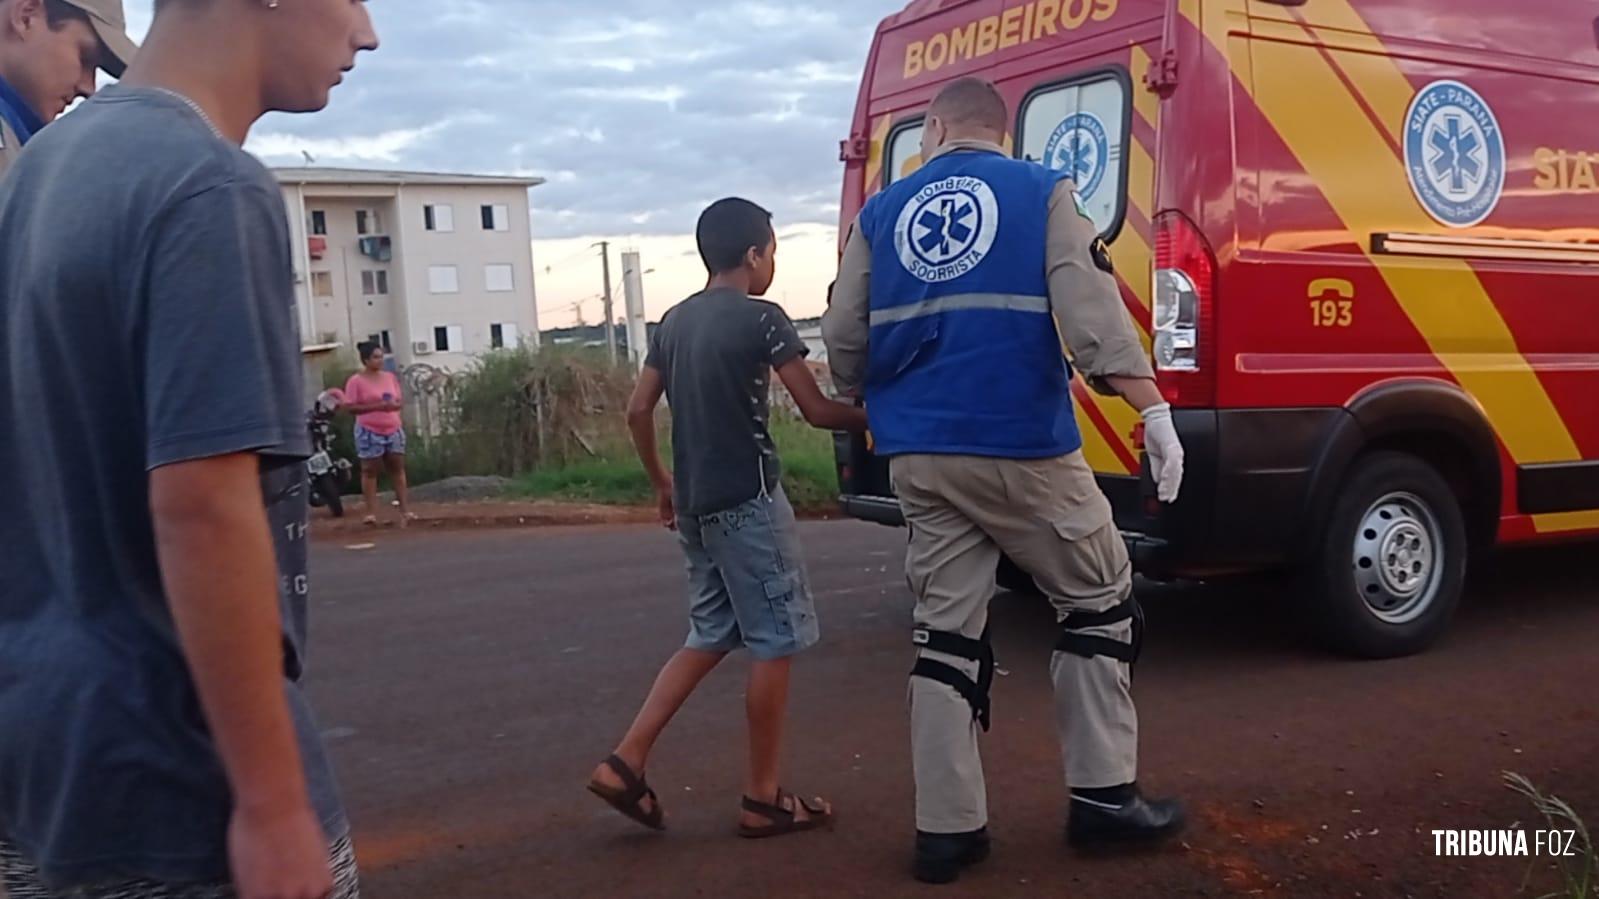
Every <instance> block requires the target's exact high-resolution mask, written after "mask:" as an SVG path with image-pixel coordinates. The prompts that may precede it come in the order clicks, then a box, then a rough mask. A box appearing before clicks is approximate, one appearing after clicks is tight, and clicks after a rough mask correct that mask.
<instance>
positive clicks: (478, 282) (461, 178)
mask: <svg viewBox="0 0 1599 899" xmlns="http://www.w3.org/2000/svg"><path fill="white" fill-rule="evenodd" d="M275 174H276V175H277V178H278V183H279V184H280V185H281V186H282V188H283V197H284V202H285V203H286V204H287V205H288V208H289V227H290V232H291V238H292V241H293V245H294V249H295V252H296V259H295V265H294V268H295V290H296V301H297V304H298V311H299V316H300V334H301V339H302V342H303V343H304V344H306V351H307V354H308V356H312V355H316V354H317V353H319V352H320V353H323V354H326V353H328V352H332V351H335V350H336V351H337V352H338V354H340V355H341V356H343V355H348V356H349V357H350V359H353V358H354V346H355V344H357V343H359V342H361V341H364V340H376V341H378V342H380V343H382V344H383V346H384V347H385V348H386V349H387V350H388V351H389V353H390V355H392V356H393V357H394V358H395V361H396V362H397V363H398V364H399V365H400V366H402V367H403V366H406V365H410V364H411V363H413V362H427V363H429V364H432V365H436V366H438V367H440V368H446V369H451V370H454V371H460V370H462V369H464V368H465V367H466V366H467V365H468V363H470V361H471V360H472V358H473V357H474V356H477V355H478V354H480V353H483V352H485V351H487V350H490V349H496V348H500V347H513V346H517V345H520V344H522V343H524V342H526V343H530V344H532V345H534V346H537V344H538V330H539V321H538V302H537V294H536V292H535V290H534V284H533V248H532V226H531V221H530V217H531V208H530V203H529V201H528V190H529V188H532V187H536V186H538V185H540V184H542V183H544V182H543V179H540V178H513V177H498V176H488V175H445V174H433V173H423V172H387V171H367V170H354V169H334V168H320V167H318V168H281V169H276V170H275ZM335 345H336V346H335Z"/></svg>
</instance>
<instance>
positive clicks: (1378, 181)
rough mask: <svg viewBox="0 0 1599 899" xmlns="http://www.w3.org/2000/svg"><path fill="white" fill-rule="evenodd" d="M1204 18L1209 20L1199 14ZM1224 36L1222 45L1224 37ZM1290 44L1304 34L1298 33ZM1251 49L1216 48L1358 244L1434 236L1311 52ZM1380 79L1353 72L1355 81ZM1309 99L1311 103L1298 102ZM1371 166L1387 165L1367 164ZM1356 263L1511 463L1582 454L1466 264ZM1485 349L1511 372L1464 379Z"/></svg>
mask: <svg viewBox="0 0 1599 899" xmlns="http://www.w3.org/2000/svg"><path fill="white" fill-rule="evenodd" d="M1183 6H1184V7H1186V6H1187V3H1186V2H1185V3H1184V4H1183ZM1207 8H1208V7H1207ZM1318 8H1319V7H1318ZM1206 19H1207V20H1209V19H1211V16H1209V15H1208V14H1207V16H1206ZM1204 28H1205V33H1206V35H1207V37H1209V38H1210V39H1211V40H1212V42H1213V43H1214V42H1215V40H1216V37H1217V34H1216V30H1215V24H1214V22H1209V21H1207V23H1205V25H1204ZM1261 30H1262V31H1276V30H1277V26H1272V25H1269V24H1266V23H1262V27H1261ZM1221 37H1222V39H1223V40H1225V39H1226V38H1225V29H1223V31H1222V35H1221ZM1299 38H1300V39H1301V40H1303V39H1304V38H1305V34H1304V32H1303V30H1301V31H1300V33H1299ZM1250 46H1251V47H1252V49H1253V57H1251V56H1250V55H1249V54H1247V53H1231V52H1228V51H1229V48H1228V47H1227V46H1226V45H1225V44H1220V45H1218V49H1219V50H1220V51H1221V52H1223V53H1224V54H1226V55H1227V57H1228V58H1229V61H1230V63H1231V65H1232V66H1233V70H1234V73H1235V74H1237V75H1238V77H1239V80H1240V81H1241V82H1242V83H1243V84H1244V85H1245V87H1246V88H1247V89H1248V90H1249V91H1250V92H1251V94H1252V95H1253V97H1254V100H1255V103H1256V105H1257V106H1258V107H1259V108H1260V110H1261V112H1262V114H1263V115H1264V116H1265V117H1266V118H1267V119H1268V120H1269V121H1270V122H1271V123H1272V125H1273V127H1274V128H1275V130H1276V131H1277V133H1278V135H1279V136H1280V137H1281V138H1282V139H1283V141H1284V143H1286V144H1287V146H1288V148H1289V150H1290V151H1291V152H1293V154H1294V156H1295V157H1296V158H1297V159H1298V160H1299V161H1300V163H1301V164H1302V165H1303V166H1304V168H1305V172H1306V174H1308V175H1309V176H1310V178H1311V181H1312V182H1313V183H1314V184H1316V185H1317V186H1318V187H1319V188H1320V190H1321V192H1322V194H1323V195H1324V196H1325V197H1326V199H1327V201H1328V202H1329V203H1330V204H1331V206H1332V207H1333V210H1334V211H1335V212H1336V213H1337V215H1338V217H1339V218H1340V219H1341V220H1342V221H1343V222H1344V223H1345V225H1346V226H1347V227H1348V228H1349V230H1350V232H1351V233H1352V235H1353V236H1354V237H1355V238H1356V239H1357V240H1359V241H1360V242H1361V243H1362V245H1364V243H1365V240H1366V237H1367V235H1369V234H1370V233H1372V232H1373V231H1385V230H1394V231H1430V230H1435V228H1436V226H1435V225H1434V224H1433V223H1432V221H1431V220H1430V219H1428V218H1427V216H1426V215H1425V214H1424V213H1423V212H1422V211H1421V209H1420V207H1419V206H1418V205H1417V204H1416V202H1415V201H1414V199H1413V197H1412V194H1411V190H1410V186H1409V183H1408V182H1407V181H1406V180H1405V174H1404V167H1403V165H1402V163H1401V162H1400V161H1399V160H1398V159H1395V158H1394V156H1393V151H1392V150H1391V149H1390V148H1389V146H1388V144H1387V142H1386V140H1384V138H1383V136H1382V134H1381V133H1380V132H1379V131H1378V130H1377V129H1376V128H1375V127H1374V126H1373V125H1372V123H1371V121H1370V120H1369V119H1368V118H1367V117H1366V115H1365V113H1364V112H1363V111H1362V110H1361V109H1360V106H1359V104H1358V103H1357V102H1356V101H1355V98H1354V97H1352V96H1351V95H1350V94H1349V92H1348V91H1347V90H1346V89H1345V87H1344V85H1343V83H1342V82H1341V81H1340V80H1339V78H1338V76H1337V74H1336V73H1335V71H1334V70H1333V69H1332V67H1331V66H1330V65H1328V64H1327V63H1326V61H1325V60H1324V59H1323V58H1322V57H1321V56H1320V55H1319V54H1317V53H1315V52H1312V51H1310V50H1309V49H1307V48H1305V47H1303V46H1298V47H1295V46H1289V45H1287V44H1284V43H1281V42H1278V41H1271V40H1256V41H1254V42H1252V43H1251V45H1250ZM1238 49H1241V48H1238ZM1251 59H1253V61H1254V62H1257V63H1258V64H1259V65H1260V67H1261V68H1263V69H1265V70H1267V71H1269V72H1271V73H1273V74H1274V75H1276V74H1281V73H1288V72H1292V73H1293V75H1294V78H1293V79H1292V80H1291V83H1289V82H1288V81H1286V80H1284V79H1282V78H1278V77H1269V78H1263V79H1260V81H1259V83H1256V82H1255V81H1254V80H1253V79H1252V77H1251V74H1250V69H1251ZM1345 60H1346V62H1347V64H1348V65H1349V66H1350V68H1351V69H1352V70H1356V69H1360V68H1362V67H1365V66H1379V67H1381V66H1387V67H1392V66H1394V63H1393V61H1392V60H1391V59H1388V58H1386V57H1378V56H1373V55H1367V54H1360V55H1358V56H1357V55H1355V54H1346V55H1345ZM1380 77H1381V76H1372V75H1370V74H1368V73H1361V74H1359V75H1355V74H1353V72H1352V73H1351V80H1353V81H1354V82H1355V83H1356V84H1357V85H1358V84H1363V83H1369V82H1370V81H1371V80H1372V79H1373V78H1380ZM1307 97H1310V98H1315V101H1314V102H1306V98H1307ZM1379 99H1380V102H1381V105H1382V108H1383V109H1388V108H1390V107H1391V106H1392V103H1393V98H1392V97H1383V98H1379ZM1400 119H1401V120H1402V119H1403V111H1401V112H1400ZM1329 135H1338V139H1337V140H1330V139H1329ZM1351 160H1359V164H1355V165H1352V164H1350V162H1351ZM1368 160H1384V161H1386V162H1387V164H1383V165H1371V164H1369V163H1368V162H1367V161H1368ZM1363 252H1364V251H1363ZM1365 255H1366V257H1367V259H1368V260H1369V261H1370V262H1371V264H1372V265H1373V266H1375V267H1376V269H1377V270H1378V271H1379V272H1380V273H1381V275H1382V277H1383V279H1384V280H1385V281H1386V282H1387V284H1388V287H1389V290H1390V291H1392V292H1393V294H1394V296H1395V298H1396V299H1397V300H1398V302H1399V304H1400V306H1401V307H1402V308H1403V309H1404V310H1405V313H1406V314H1407V315H1408V316H1409V317H1410V320H1411V322H1412V323H1413V324H1414V325H1415V326H1416V329H1417V330H1418V331H1419V332H1420V333H1421V335H1422V337H1423V338H1424V339H1425V340H1426V341H1427V344H1428V346H1429V347H1430V348H1431V349H1432V351H1433V353H1434V354H1435V355H1437V356H1438V357H1439V359H1440V360H1441V361H1442V362H1443V364H1444V365H1445V366H1446V367H1448V368H1450V370H1451V372H1452V373H1453V374H1454V375H1455V377H1456V379H1457V380H1458V381H1459V382H1460V383H1461V385H1462V386H1464V387H1465V388H1466V390H1467V391H1468V392H1470V393H1471V394H1472V395H1473V396H1475V397H1476V399H1477V400H1478V402H1480V403H1481V404H1482V406H1483V409H1484V411H1485V413H1486V414H1487V416H1488V420H1489V421H1490V422H1492V424H1493V426H1494V430H1495V431H1496V432H1497V433H1498V434H1499V437H1500V439H1501V440H1503V441H1504V443H1505V446H1506V447H1507V448H1508V449H1509V450H1510V454H1511V456H1512V457H1514V458H1515V460H1516V461H1517V462H1518V463H1520V464H1532V463H1539V462H1562V461H1571V460H1575V459H1579V458H1581V455H1580V453H1579V452H1578V450H1577V446H1576V443H1575V441H1573V440H1572V438H1571V434H1570V432H1569V431H1568V430H1567V429H1566V426H1565V422H1564V421H1563V420H1562V419H1561V418H1560V414H1559V412H1558V411H1557V410H1556V409H1555V406H1554V403H1553V402H1552V401H1551V400H1550V399H1549V395H1548V393H1547V392H1545V391H1544V389H1543V385H1542V384H1541V383H1540V382H1539V381H1538V377H1537V375H1536V374H1534V373H1533V371H1532V368H1531V367H1530V366H1528V365H1527V364H1526V361H1525V359H1524V358H1522V357H1521V356H1520V352H1519V350H1518V349H1517V347H1516V344H1515V338H1514V336H1513V335H1512V334H1511V333H1510V329H1509V328H1508V327H1507V326H1506V325H1505V322H1504V319H1503V318H1502V317H1501V316H1500V314H1499V310H1498V308H1497V307H1496V306H1495V305H1494V303H1493V298H1492V297H1490V296H1489V295H1488V293H1487V291H1486V289H1484V287H1483V285H1482V282H1481V281H1480V280H1479V279H1478V278H1477V275H1476V273H1475V272H1474V271H1473V270H1472V269H1471V267H1470V266H1469V265H1467V264H1466V263H1464V262H1457V261H1453V260H1434V261H1429V262H1428V263H1425V264H1422V263H1418V262H1415V261H1405V262H1398V261H1395V260H1394V259H1392V258H1390V257H1385V256H1376V255H1372V254H1370V253H1369V252H1368V253H1365ZM1482 353H1493V354H1505V355H1511V356H1513V357H1514V358H1515V359H1516V364H1515V365H1514V366H1513V367H1512V368H1511V369H1510V370H1508V371H1506V370H1501V371H1498V372H1493V373H1489V372H1482V371H1471V370H1469V369H1470V368H1471V366H1466V365H1463V363H1466V362H1467V361H1468V360H1469V359H1470V358H1471V357H1473V356H1477V355H1479V354H1482Z"/></svg>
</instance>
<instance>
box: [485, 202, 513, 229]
mask: <svg viewBox="0 0 1599 899" xmlns="http://www.w3.org/2000/svg"><path fill="white" fill-rule="evenodd" d="M482 212H483V230H484V231H509V230H511V207H509V206H505V205H499V204H496V205H493V206H484V207H483V209H482Z"/></svg>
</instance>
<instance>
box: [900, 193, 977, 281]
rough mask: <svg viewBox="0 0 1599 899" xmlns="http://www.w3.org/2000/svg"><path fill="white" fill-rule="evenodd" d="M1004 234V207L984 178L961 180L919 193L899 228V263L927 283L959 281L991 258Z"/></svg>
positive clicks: (902, 216)
mask: <svg viewBox="0 0 1599 899" xmlns="http://www.w3.org/2000/svg"><path fill="white" fill-rule="evenodd" d="M998 233H999V202H998V200H997V199H996V198H995V196H994V190H993V188H991V187H989V186H988V183H987V182H986V181H983V180H982V179H981V178H974V177H971V176H967V175H956V176H953V177H950V178H945V179H943V180H942V181H935V182H933V183H932V184H929V185H927V186H926V187H923V188H922V189H921V190H919V191H917V192H916V195H915V196H914V197H912V198H911V200H910V202H908V203H906V204H905V208H904V209H903V210H901V211H900V215H899V220H898V222H897V223H896V225H895V227H894V243H895V245H896V249H897V250H898V251H899V260H900V263H901V264H902V265H904V266H905V270H906V271H908V272H910V273H911V274H912V275H914V276H916V277H917V278H918V279H920V280H922V281H926V282H929V283H939V282H943V281H950V280H954V279H955V278H958V277H960V276H961V275H964V274H966V273H968V272H970V271H971V270H972V269H974V268H976V267H977V265H978V263H980V262H982V261H983V260H984V259H985V258H987V257H988V252H989V250H991V249H992V248H993V246H994V238H995V236H996V235H997V234H998Z"/></svg>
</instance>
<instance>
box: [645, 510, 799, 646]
mask: <svg viewBox="0 0 1599 899" xmlns="http://www.w3.org/2000/svg"><path fill="white" fill-rule="evenodd" d="M677 531H678V539H679V540H680V541H681V542H682V544H683V553H684V555H686V556H688V578H689V635H688V642H687V643H686V644H685V645H686V646H687V647H688V648H689V649H698V650H704V651H706V652H732V651H733V650H735V649H738V648H739V647H741V646H742V647H745V648H747V649H749V651H750V654H751V655H753V656H754V657H755V658H757V659H760V660H762V661H771V660H773V659H781V658H786V657H788V656H791V655H794V654H795V653H797V652H800V651H802V650H805V649H809V648H810V647H812V646H815V645H816V643H817V641H818V640H820V639H821V631H820V629H819V628H818V626H817V622H816V603H815V601H814V600H812V598H811V585H810V581H809V579H807V578H806V576H805V565H804V562H803V561H802V560H801V558H800V547H799V531H798V528H797V527H796V524H795V520H794V508H793V507H792V506H790V505H789V503H788V497H787V496H785V495H784V494H783V488H782V487H778V488H777V489H776V490H774V491H772V493H771V494H770V495H769V496H758V497H756V498H755V499H752V500H750V501H749V502H747V503H744V504H743V505H740V506H735V507H733V508H731V509H728V510H726V511H723V512H716V513H714V514H711V515H679V516H678V518H677Z"/></svg>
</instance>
